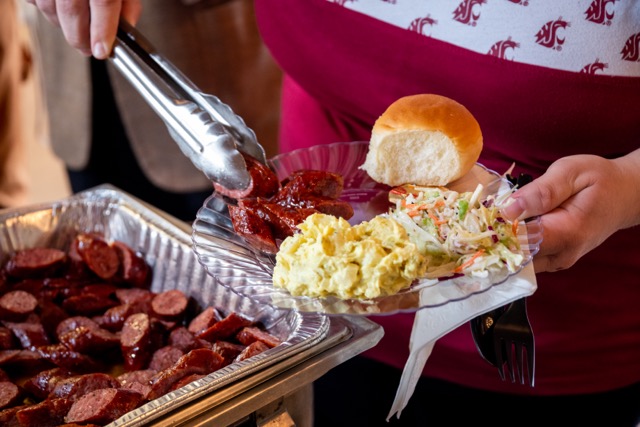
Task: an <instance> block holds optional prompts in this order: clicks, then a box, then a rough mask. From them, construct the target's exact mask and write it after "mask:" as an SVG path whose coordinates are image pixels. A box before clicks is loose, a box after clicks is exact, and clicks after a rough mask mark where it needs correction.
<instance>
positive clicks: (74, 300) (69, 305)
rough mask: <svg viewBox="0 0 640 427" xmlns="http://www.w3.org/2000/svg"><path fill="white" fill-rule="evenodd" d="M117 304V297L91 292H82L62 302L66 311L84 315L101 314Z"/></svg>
mask: <svg viewBox="0 0 640 427" xmlns="http://www.w3.org/2000/svg"><path fill="white" fill-rule="evenodd" d="M116 305H118V302H117V301H116V300H115V299H112V298H109V297H104V296H101V295H95V294H89V293H80V294H78V295H74V296H71V297H69V298H67V299H65V300H64V301H63V302H62V308H63V309H64V310H65V311H67V312H68V313H70V314H72V315H82V316H93V315H96V314H100V313H103V312H104V311H105V310H107V309H109V308H111V307H115V306H116Z"/></svg>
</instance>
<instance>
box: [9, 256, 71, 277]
mask: <svg viewBox="0 0 640 427" xmlns="http://www.w3.org/2000/svg"><path fill="white" fill-rule="evenodd" d="M66 262H67V254H66V252H64V251H62V250H60V249H54V248H31V249H24V250H20V251H17V252H16V253H14V254H13V256H12V257H11V258H9V260H8V261H7V263H6V265H5V271H6V272H7V274H8V275H9V276H11V277H15V278H21V279H26V278H34V277H35V278H41V277H47V276H55V275H57V274H58V272H59V271H60V270H61V269H62V268H63V267H64V266H65V265H66Z"/></svg>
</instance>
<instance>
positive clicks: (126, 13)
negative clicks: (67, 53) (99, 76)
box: [26, 0, 142, 59]
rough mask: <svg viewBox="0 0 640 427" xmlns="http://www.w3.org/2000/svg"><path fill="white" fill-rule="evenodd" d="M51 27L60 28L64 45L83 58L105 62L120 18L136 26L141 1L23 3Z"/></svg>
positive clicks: (46, 0) (39, 0)
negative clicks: (83, 56) (29, 4)
mask: <svg viewBox="0 0 640 427" xmlns="http://www.w3.org/2000/svg"><path fill="white" fill-rule="evenodd" d="M26 1H27V2H28V3H31V4H32V5H34V6H36V7H37V8H38V9H39V10H40V11H41V12H42V13H43V14H44V16H45V17H46V18H47V19H48V20H49V21H50V22H51V23H53V24H55V25H57V26H59V27H60V28H62V32H63V34H64V37H65V39H66V40H67V42H68V43H69V44H70V45H71V46H73V47H74V48H76V49H78V50H79V51H80V52H81V53H82V54H83V55H86V56H91V55H93V56H95V57H96V58H98V59H106V58H107V57H108V56H109V55H110V53H111V48H112V46H113V43H114V41H115V39H116V32H117V30H118V22H119V20H120V18H121V17H122V18H123V19H125V20H126V21H127V22H129V23H130V24H132V25H135V24H136V23H137V22H138V18H139V17H140V13H141V12H142V3H141V0H26Z"/></svg>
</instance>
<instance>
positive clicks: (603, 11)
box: [585, 0, 618, 25]
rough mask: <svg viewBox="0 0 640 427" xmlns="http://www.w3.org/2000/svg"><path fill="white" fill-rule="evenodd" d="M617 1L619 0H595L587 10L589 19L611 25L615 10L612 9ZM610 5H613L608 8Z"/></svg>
mask: <svg viewBox="0 0 640 427" xmlns="http://www.w3.org/2000/svg"><path fill="white" fill-rule="evenodd" d="M616 1H618V0H593V2H592V3H591V5H590V6H589V9H587V11H586V12H585V15H587V21H591V22H595V23H596V24H603V25H611V20H612V19H613V10H611V9H612V8H613V4H614V3H615V2H616ZM609 5H611V8H607V6H609Z"/></svg>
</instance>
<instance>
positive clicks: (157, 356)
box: [149, 345, 184, 371]
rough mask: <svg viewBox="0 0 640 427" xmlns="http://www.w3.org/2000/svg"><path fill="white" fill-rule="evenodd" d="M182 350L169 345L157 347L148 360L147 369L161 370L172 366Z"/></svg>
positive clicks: (182, 353) (181, 353) (180, 355)
mask: <svg viewBox="0 0 640 427" xmlns="http://www.w3.org/2000/svg"><path fill="white" fill-rule="evenodd" d="M183 355H184V351H182V350H181V349H179V348H177V347H172V346H170V345H167V346H164V347H161V348H159V349H157V350H156V351H155V352H154V353H153V356H152V357H151V362H149V369H152V370H154V371H162V370H164V369H168V368H170V367H171V366H173V365H174V364H175V363H176V362H177V361H178V360H179V359H180V358H181V357H182V356H183Z"/></svg>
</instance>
